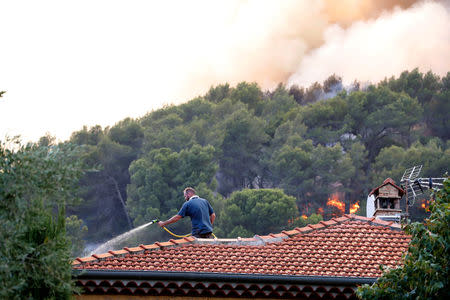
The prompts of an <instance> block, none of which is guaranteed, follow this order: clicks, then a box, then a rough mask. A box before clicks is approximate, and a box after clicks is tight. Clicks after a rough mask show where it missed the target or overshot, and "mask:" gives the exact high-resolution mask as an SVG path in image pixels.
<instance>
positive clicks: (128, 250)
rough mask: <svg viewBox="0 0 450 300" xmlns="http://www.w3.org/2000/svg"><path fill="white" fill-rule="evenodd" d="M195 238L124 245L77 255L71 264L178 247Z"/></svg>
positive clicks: (189, 242)
mask: <svg viewBox="0 0 450 300" xmlns="http://www.w3.org/2000/svg"><path fill="white" fill-rule="evenodd" d="M195 240H196V239H195V238H194V237H184V238H182V239H177V240H174V239H170V240H169V241H167V242H154V243H153V244H149V245H143V244H141V245H139V246H137V247H131V248H130V247H124V248H123V249H120V250H110V251H108V252H107V253H101V254H95V253H94V254H92V255H90V256H86V257H77V258H76V259H75V260H74V261H73V262H72V265H79V264H82V263H86V262H92V261H96V260H104V259H106V258H109V257H113V256H124V255H126V254H129V253H141V252H144V251H156V250H162V249H165V248H171V247H178V246H180V245H184V244H192V243H194V241H195Z"/></svg>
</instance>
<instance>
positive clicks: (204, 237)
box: [194, 232, 212, 239]
mask: <svg viewBox="0 0 450 300" xmlns="http://www.w3.org/2000/svg"><path fill="white" fill-rule="evenodd" d="M194 237H196V238H200V239H210V238H211V237H212V232H208V233H199V234H194Z"/></svg>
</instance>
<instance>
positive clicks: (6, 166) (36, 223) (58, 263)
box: [0, 140, 81, 299]
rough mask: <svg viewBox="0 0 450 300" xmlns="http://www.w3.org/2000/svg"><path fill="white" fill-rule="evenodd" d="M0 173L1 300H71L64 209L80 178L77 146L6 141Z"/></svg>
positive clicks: (1, 149)
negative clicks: (0, 226) (22, 143)
mask: <svg viewBox="0 0 450 300" xmlns="http://www.w3.org/2000/svg"><path fill="white" fill-rule="evenodd" d="M12 149H14V150H12ZM0 174H1V176H0V223H1V224H2V230H0V241H1V247H0V298H2V299H67V298H69V297H70V296H71V294H72V293H73V282H72V280H71V258H70V242H69V241H68V239H67V237H66V229H65V205H66V204H68V203H71V202H73V201H75V200H76V198H75V196H74V195H75V190H74V188H75V187H76V185H77V182H78V178H79V177H80V176H81V167H80V164H79V162H78V161H77V160H76V155H75V152H74V150H73V147H70V145H58V146H50V147H44V146H38V145H33V144H28V145H25V146H24V145H21V144H20V142H19V141H17V140H15V141H12V144H11V143H9V142H5V143H3V142H2V143H1V145H0Z"/></svg>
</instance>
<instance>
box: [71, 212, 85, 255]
mask: <svg viewBox="0 0 450 300" xmlns="http://www.w3.org/2000/svg"><path fill="white" fill-rule="evenodd" d="M66 232H67V237H68V238H69V239H70V244H71V250H70V252H71V256H72V257H77V256H81V255H82V254H83V251H84V246H85V245H84V238H85V237H86V235H87V232H88V228H87V226H86V225H84V222H83V220H80V219H78V217H77V216H75V215H71V216H70V217H67V218H66Z"/></svg>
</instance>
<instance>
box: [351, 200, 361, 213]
mask: <svg viewBox="0 0 450 300" xmlns="http://www.w3.org/2000/svg"><path fill="white" fill-rule="evenodd" d="M358 209H359V203H358V202H356V203H355V204H353V205H352V206H351V207H350V213H351V214H354V213H356V212H357V211H358Z"/></svg>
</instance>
